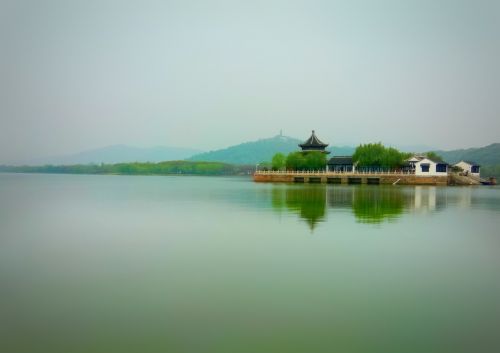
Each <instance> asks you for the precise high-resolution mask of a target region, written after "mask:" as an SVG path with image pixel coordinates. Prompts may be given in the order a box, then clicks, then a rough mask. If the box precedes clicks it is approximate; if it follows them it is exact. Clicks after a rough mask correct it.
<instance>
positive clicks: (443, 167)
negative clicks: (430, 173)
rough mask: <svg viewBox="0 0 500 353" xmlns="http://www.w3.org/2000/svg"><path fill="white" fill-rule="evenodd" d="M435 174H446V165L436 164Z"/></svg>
mask: <svg viewBox="0 0 500 353" xmlns="http://www.w3.org/2000/svg"><path fill="white" fill-rule="evenodd" d="M436 172H438V173H446V164H437V165H436Z"/></svg>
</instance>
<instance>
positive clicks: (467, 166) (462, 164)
mask: <svg viewBox="0 0 500 353" xmlns="http://www.w3.org/2000/svg"><path fill="white" fill-rule="evenodd" d="M455 166H457V167H460V168H462V170H463V171H464V172H469V173H470V174H472V175H477V176H479V174H480V173H472V165H470V164H469V163H467V162H464V161H460V162H458V163H457V164H455ZM480 171H481V170H480Z"/></svg>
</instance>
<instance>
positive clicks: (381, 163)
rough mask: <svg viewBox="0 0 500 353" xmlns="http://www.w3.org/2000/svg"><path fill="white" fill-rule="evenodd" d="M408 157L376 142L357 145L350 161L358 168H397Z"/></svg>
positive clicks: (406, 154)
mask: <svg viewBox="0 0 500 353" xmlns="http://www.w3.org/2000/svg"><path fill="white" fill-rule="evenodd" d="M409 155H410V154H408V153H404V152H400V151H398V150H397V149H395V148H393V147H385V146H384V145H382V143H380V142H378V143H368V144H364V145H363V144H362V145H359V146H358V147H357V148H356V151H355V152H354V155H353V156H352V159H353V161H354V162H355V163H357V165H358V167H379V168H398V167H400V166H401V165H402V164H403V162H404V160H405V159H406V158H408V157H409Z"/></svg>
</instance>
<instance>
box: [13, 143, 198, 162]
mask: <svg viewBox="0 0 500 353" xmlns="http://www.w3.org/2000/svg"><path fill="white" fill-rule="evenodd" d="M200 152H201V151H200V150H196V149H191V148H179V147H164V146H158V147H150V148H141V147H133V146H127V145H114V146H108V147H103V148H97V149H92V150H88V151H83V152H79V153H75V154H70V155H65V156H56V157H50V158H38V159H33V160H29V161H20V162H18V163H15V164H18V165H19V164H26V165H45V164H53V165H63V164H64V165H68V164H89V163H126V162H162V161H172V160H184V159H186V158H188V157H190V156H192V155H194V154H196V153H200Z"/></svg>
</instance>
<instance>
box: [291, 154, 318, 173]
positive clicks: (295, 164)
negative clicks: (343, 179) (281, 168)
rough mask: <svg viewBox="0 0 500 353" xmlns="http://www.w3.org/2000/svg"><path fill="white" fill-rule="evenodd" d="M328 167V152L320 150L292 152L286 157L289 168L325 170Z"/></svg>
mask: <svg viewBox="0 0 500 353" xmlns="http://www.w3.org/2000/svg"><path fill="white" fill-rule="evenodd" d="M325 167H326V154H325V153H323V152H319V151H309V152H292V153H289V154H288V156H287V157H286V168H287V169H289V170H323V169H325Z"/></svg>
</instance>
